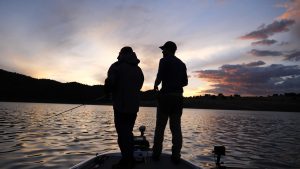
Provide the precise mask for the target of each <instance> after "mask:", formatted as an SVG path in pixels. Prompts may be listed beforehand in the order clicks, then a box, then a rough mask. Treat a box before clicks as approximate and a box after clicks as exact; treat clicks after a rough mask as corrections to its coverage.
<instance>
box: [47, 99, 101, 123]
mask: <svg viewBox="0 0 300 169" xmlns="http://www.w3.org/2000/svg"><path fill="white" fill-rule="evenodd" d="M105 97H106V96H105V95H104V96H101V97H99V98H97V99H95V100H93V101H97V100H101V99H104V98H105ZM85 105H86V104H85V103H83V104H81V105H79V106H75V107H73V108H70V109H67V110H64V111H62V112H60V113H57V114H54V115H52V116H50V117H48V118H47V119H51V118H53V117H56V116H59V115H61V114H63V113H66V112H68V111H71V110H74V109H77V108H79V107H82V106H85Z"/></svg>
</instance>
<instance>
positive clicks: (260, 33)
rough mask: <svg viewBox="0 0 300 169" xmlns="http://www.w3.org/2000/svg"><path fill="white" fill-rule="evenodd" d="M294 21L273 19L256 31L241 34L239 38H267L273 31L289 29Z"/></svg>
mask: <svg viewBox="0 0 300 169" xmlns="http://www.w3.org/2000/svg"><path fill="white" fill-rule="evenodd" d="M294 23H295V21H294V20H290V19H282V20H279V21H274V22H273V23H271V24H269V25H267V26H265V25H262V26H260V27H259V28H258V30H256V31H253V32H250V33H248V34H246V35H244V36H241V37H240V39H245V40H248V39H250V40H258V39H267V38H268V37H269V36H272V35H274V34H275V33H280V32H287V31H289V29H288V27H289V26H291V25H293V24H294Z"/></svg>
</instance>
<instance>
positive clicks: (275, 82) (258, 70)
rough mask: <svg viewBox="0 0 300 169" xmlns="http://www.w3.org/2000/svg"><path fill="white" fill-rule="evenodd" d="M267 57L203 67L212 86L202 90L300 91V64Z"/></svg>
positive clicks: (229, 92) (247, 92)
mask: <svg viewBox="0 0 300 169" xmlns="http://www.w3.org/2000/svg"><path fill="white" fill-rule="evenodd" d="M264 64H265V63H264V62H263V61H258V62H252V63H248V64H236V65H223V66H222V67H220V68H219V69H218V70H199V71H195V72H194V73H195V74H196V76H197V77H198V78H200V79H204V80H207V81H208V82H210V83H212V85H211V87H212V89H208V90H205V91H202V93H213V94H218V93H223V94H226V95H232V94H241V95H271V94H274V93H286V92H296V93H297V92H299V91H300V67H299V66H298V65H291V66H285V65H282V64H272V65H269V66H264V67H263V66H262V65H264Z"/></svg>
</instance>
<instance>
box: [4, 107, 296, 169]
mask: <svg viewBox="0 0 300 169" xmlns="http://www.w3.org/2000/svg"><path fill="white" fill-rule="evenodd" d="M72 106H74V105H64V104H33V103H31V104H26V103H0V147H1V150H0V159H1V160H0V166H1V167H3V168H7V169H10V168H25V169H26V168H30V169H32V168H68V167H71V166H72V165H74V164H76V163H78V162H81V161H82V160H85V159H87V158H89V157H91V156H94V155H95V154H96V153H103V152H106V151H112V150H119V148H118V144H117V134H116V131H115V128H114V122H113V113H112V107H111V106H86V107H84V108H80V109H77V111H72V112H68V113H65V114H62V116H57V117H55V118H52V119H47V118H49V117H51V116H52V115H53V112H62V111H63V110H66V109H69V108H72ZM155 112H156V109H155V108H141V109H140V112H139V114H138V118H137V120H136V126H135V128H134V130H135V131H134V133H135V134H139V132H138V126H139V125H146V127H147V130H146V136H147V137H148V140H149V141H150V144H151V145H152V142H153V133H154V128H155V116H156V114H155ZM83 114H84V115H83ZM299 115H300V114H297V113H284V112H250V111H225V110H224V111H223V110H222V111H221V110H220V111H219V110H195V109H185V110H184V113H183V116H182V131H183V141H184V142H183V148H182V157H183V158H186V159H189V160H190V161H192V162H193V163H195V164H197V165H199V166H200V167H203V168H211V167H213V166H214V157H213V155H212V149H213V146H214V145H224V146H226V156H225V157H224V158H222V159H223V161H225V164H226V165H230V166H233V167H243V168H245V167H248V168H278V169H283V168H294V169H296V168H300V161H299V159H300V155H299V152H300V145H299V143H298V141H299V140H300V126H299V124H300V116H299ZM45 119H47V120H45ZM171 139H172V138H171V132H170V130H169V128H168V126H167V128H166V132H165V140H164V151H167V152H171V147H172V141H171Z"/></svg>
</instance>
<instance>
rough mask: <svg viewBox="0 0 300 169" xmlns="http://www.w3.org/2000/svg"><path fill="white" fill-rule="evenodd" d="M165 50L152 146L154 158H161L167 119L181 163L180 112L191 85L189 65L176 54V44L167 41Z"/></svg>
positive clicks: (158, 78) (174, 157)
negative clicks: (188, 86)
mask: <svg viewBox="0 0 300 169" xmlns="http://www.w3.org/2000/svg"><path fill="white" fill-rule="evenodd" d="M160 49H162V53H163V58H161V59H160V61H159V68H158V73H157V76H156V80H155V84H154V90H156V91H158V85H159V84H160V83H162V88H161V90H160V94H159V98H158V107H157V114H156V127H155V136H154V145H153V155H152V157H153V159H154V160H159V157H160V154H161V152H162V148H163V139H164V131H165V128H166V124H167V121H168V119H170V121H169V123H170V130H171V132H172V144H173V146H172V156H171V159H172V161H173V162H174V163H175V164H177V163H179V162H180V156H181V154H180V151H181V147H182V133H181V115H182V109H183V96H182V93H183V87H184V86H186V85H187V84H188V79H187V73H186V66H185V64H184V63H183V62H182V61H181V60H180V59H178V58H177V57H176V56H175V52H176V50H177V46H176V44H175V43H174V42H171V41H168V42H166V43H165V44H164V45H163V46H161V47H160Z"/></svg>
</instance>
